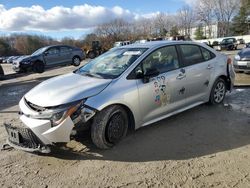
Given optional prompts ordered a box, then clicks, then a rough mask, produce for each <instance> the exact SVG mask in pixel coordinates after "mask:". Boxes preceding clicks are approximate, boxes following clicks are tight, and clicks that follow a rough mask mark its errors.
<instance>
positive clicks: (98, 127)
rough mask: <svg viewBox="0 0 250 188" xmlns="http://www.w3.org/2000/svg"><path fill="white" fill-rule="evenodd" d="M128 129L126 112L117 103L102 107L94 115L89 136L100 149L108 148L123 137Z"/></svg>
mask: <svg viewBox="0 0 250 188" xmlns="http://www.w3.org/2000/svg"><path fill="white" fill-rule="evenodd" d="M127 131H128V115H127V112H126V111H125V110H124V109H123V108H122V107H121V106H118V105H113V106H110V107H107V108H105V109H103V110H102V111H101V112H99V113H97V114H96V116H95V117H94V120H93V124H92V126H91V138H92V141H93V143H94V144H95V145H96V146H97V147H98V148H100V149H109V148H111V147H113V146H114V145H115V144H117V143H118V142H119V141H120V140H121V139H122V138H124V137H125V136H126V134H127Z"/></svg>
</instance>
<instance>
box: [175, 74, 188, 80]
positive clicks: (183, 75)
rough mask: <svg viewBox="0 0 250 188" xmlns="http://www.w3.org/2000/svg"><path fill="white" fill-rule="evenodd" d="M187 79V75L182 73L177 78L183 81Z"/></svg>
mask: <svg viewBox="0 0 250 188" xmlns="http://www.w3.org/2000/svg"><path fill="white" fill-rule="evenodd" d="M185 77H186V75H185V74H183V73H180V74H179V75H178V76H177V77H176V79H178V80H181V79H183V78H185Z"/></svg>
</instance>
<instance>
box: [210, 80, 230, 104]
mask: <svg viewBox="0 0 250 188" xmlns="http://www.w3.org/2000/svg"><path fill="white" fill-rule="evenodd" d="M225 94H226V82H225V80H224V79H222V78H219V79H217V80H216V81H215V83H214V85H213V87H212V90H211V93H210V99H209V102H210V103H211V104H220V103H222V102H223V100H224V98H225Z"/></svg>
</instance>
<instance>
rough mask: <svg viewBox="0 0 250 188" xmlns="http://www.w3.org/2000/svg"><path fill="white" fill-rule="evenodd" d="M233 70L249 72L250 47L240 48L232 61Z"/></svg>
mask: <svg viewBox="0 0 250 188" xmlns="http://www.w3.org/2000/svg"><path fill="white" fill-rule="evenodd" d="M233 66H234V70H235V72H250V48H244V49H242V50H241V51H240V52H239V53H238V54H237V55H236V56H235V57H234V62H233Z"/></svg>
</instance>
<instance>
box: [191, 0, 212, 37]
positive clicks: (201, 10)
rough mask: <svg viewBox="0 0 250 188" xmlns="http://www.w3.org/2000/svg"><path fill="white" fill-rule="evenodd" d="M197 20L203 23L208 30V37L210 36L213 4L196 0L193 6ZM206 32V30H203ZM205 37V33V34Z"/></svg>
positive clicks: (204, 0)
mask: <svg viewBox="0 0 250 188" xmlns="http://www.w3.org/2000/svg"><path fill="white" fill-rule="evenodd" d="M195 9H196V13H197V18H198V20H200V21H202V22H204V23H205V27H207V28H208V37H209V38H210V37H211V36H212V24H213V19H214V4H213V1H209V0H198V1H197V3H196V6H195ZM205 32H206V29H205ZM205 36H206V33H205Z"/></svg>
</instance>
